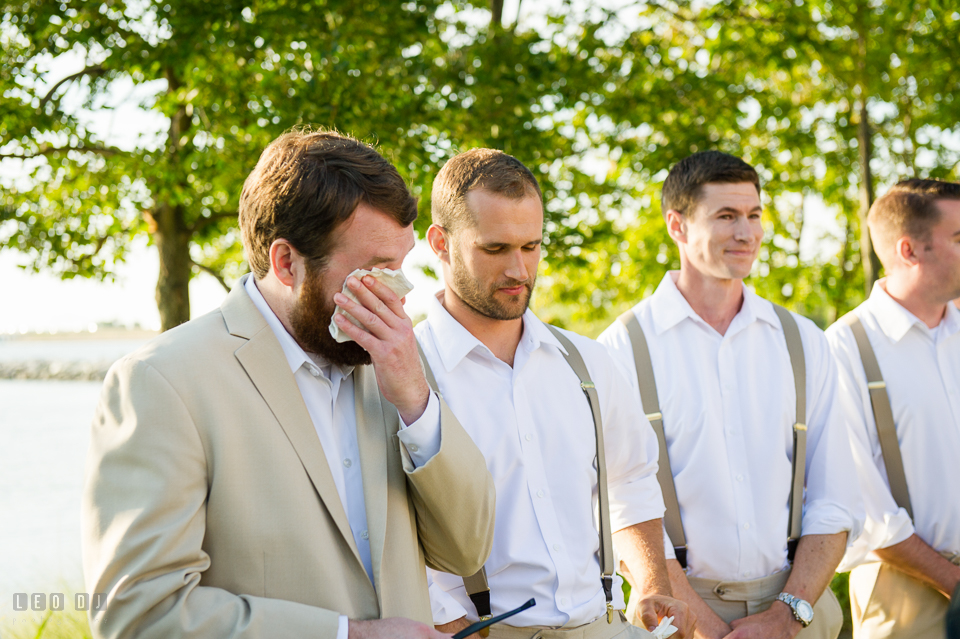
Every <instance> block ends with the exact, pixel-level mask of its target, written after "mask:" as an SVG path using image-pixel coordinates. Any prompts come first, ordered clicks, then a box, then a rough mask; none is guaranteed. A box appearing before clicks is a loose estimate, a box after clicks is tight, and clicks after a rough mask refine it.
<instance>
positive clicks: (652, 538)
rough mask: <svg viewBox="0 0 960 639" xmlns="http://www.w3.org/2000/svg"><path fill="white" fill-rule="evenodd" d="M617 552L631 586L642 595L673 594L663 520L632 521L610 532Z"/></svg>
mask: <svg viewBox="0 0 960 639" xmlns="http://www.w3.org/2000/svg"><path fill="white" fill-rule="evenodd" d="M613 539H614V543H615V544H616V546H617V550H618V551H619V552H620V561H621V563H622V564H626V570H624V569H623V568H621V570H620V572H621V573H623V574H626V575H629V580H630V587H631V588H636V589H638V591H639V592H640V593H641V594H643V595H644V596H647V595H667V596H671V595H672V590H671V589H670V578H669V576H668V575H667V561H666V558H665V557H664V554H663V520H662V519H653V520H651V521H644V522H641V523H639V524H634V525H633V526H630V527H628V528H624V529H623V530H618V531H617V532H615V533H614V534H613Z"/></svg>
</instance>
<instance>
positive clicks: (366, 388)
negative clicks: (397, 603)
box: [353, 366, 399, 602]
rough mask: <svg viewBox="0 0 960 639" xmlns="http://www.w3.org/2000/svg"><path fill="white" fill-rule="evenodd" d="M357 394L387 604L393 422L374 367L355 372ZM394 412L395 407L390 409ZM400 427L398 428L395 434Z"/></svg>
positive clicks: (377, 567) (376, 558)
mask: <svg viewBox="0 0 960 639" xmlns="http://www.w3.org/2000/svg"><path fill="white" fill-rule="evenodd" d="M353 390H354V397H355V401H356V410H357V444H358V446H359V448H360V472H361V475H362V477H363V498H364V501H365V502H366V510H367V531H368V532H369V533H370V558H371V560H372V564H373V579H374V584H376V590H377V596H378V597H379V598H380V600H381V602H382V601H383V593H382V592H381V587H382V582H381V579H380V575H381V567H382V564H383V546H384V542H385V540H386V533H387V472H388V468H387V440H388V439H389V437H390V435H392V433H388V432H387V431H388V429H389V428H390V426H389V425H390V424H391V423H392V421H393V420H387V419H385V418H384V408H385V406H390V404H384V403H383V402H381V398H380V389H379V387H378V385H377V378H376V375H375V373H374V372H373V367H372V366H358V367H357V368H355V369H354V371H353ZM390 408H392V406H390ZM398 426H399V424H397V425H395V426H394V430H395V429H396V428H397V427H398Z"/></svg>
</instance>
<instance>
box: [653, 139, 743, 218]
mask: <svg viewBox="0 0 960 639" xmlns="http://www.w3.org/2000/svg"><path fill="white" fill-rule="evenodd" d="M743 182H749V183H751V184H753V185H754V186H755V187H757V193H758V194H759V193H760V176H758V175H757V171H756V170H755V169H754V168H753V167H752V166H750V165H749V164H747V163H746V162H744V161H743V160H741V159H740V158H738V157H736V156H734V155H729V154H727V153H721V152H720V151H700V152H699V153H694V154H693V155H691V156H688V157H686V158H684V159H682V160H680V161H679V162H677V163H676V164H674V165H673V168H672V169H670V173H669V174H668V175H667V179H666V180H664V181H663V191H662V196H661V199H660V207H661V209H662V210H663V215H664V217H666V215H667V211H677V212H679V213H680V215H689V214H690V213H692V212H693V209H695V208H696V206H697V204H698V203H699V202H700V198H701V197H702V195H703V187H704V185H706V184H740V183H743Z"/></svg>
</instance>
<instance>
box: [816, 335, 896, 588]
mask: <svg viewBox="0 0 960 639" xmlns="http://www.w3.org/2000/svg"><path fill="white" fill-rule="evenodd" d="M827 340H828V342H829V344H830V350H831V353H832V354H833V357H834V361H835V362H836V366H837V377H838V402H839V405H840V410H841V412H842V413H843V419H844V421H845V423H846V426H847V435H848V438H849V441H850V448H851V453H852V458H853V462H854V464H853V465H854V468H855V469H856V471H857V480H858V482H859V486H860V490H861V493H862V495H863V501H864V510H865V514H866V520H865V522H864V529H863V534H862V535H861V537H860V539H858V540H856V542H855V543H853V544H851V545H850V547H849V548H848V550H847V554H846V556H845V557H844V560H843V563H841V568H844V569H847V570H849V569H851V568H854V567H856V566H857V565H859V564H860V563H863V562H864V561H865V560H866V559H867V556H868V555H869V553H870V552H871V551H872V550H876V549H878V548H887V547H889V546H893V545H895V544H898V543H900V542H902V541H905V540H906V539H907V538H908V537H910V536H911V535H913V534H914V532H915V531H914V527H913V522H912V521H911V519H910V516H909V515H908V514H907V511H906V510H904V509H903V508H900V507H899V506H898V505H897V502H896V501H895V500H894V498H893V495H892V494H891V492H890V487H889V483H888V481H887V475H886V465H885V464H884V463H883V453H882V452H881V450H880V444H879V441H878V440H877V437H876V422H875V420H874V417H873V407H872V406H871V403H870V395H869V392H868V390H867V376H866V373H865V372H864V370H863V363H862V362H861V360H860V351H859V349H858V348H857V344H856V340H855V339H854V337H853V331H852V330H851V329H850V328H849V327H848V326H845V325H842V324H835V325H834V326H831V327H830V328H829V329H827Z"/></svg>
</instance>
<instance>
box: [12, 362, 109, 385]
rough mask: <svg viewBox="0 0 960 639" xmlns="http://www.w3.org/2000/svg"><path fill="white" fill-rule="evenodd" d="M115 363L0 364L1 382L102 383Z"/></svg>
mask: <svg viewBox="0 0 960 639" xmlns="http://www.w3.org/2000/svg"><path fill="white" fill-rule="evenodd" d="M112 365H113V362H56V361H47V360H36V361H29V362H0V380H11V379H18V380H43V381H69V382H102V381H103V380H104V378H106V376H107V371H108V370H109V369H110V366H112Z"/></svg>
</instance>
